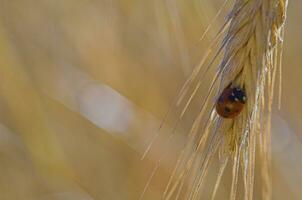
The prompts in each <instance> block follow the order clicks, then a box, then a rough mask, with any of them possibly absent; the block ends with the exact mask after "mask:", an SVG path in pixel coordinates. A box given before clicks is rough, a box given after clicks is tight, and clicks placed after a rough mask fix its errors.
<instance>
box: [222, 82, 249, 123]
mask: <svg viewBox="0 0 302 200" xmlns="http://www.w3.org/2000/svg"><path fill="white" fill-rule="evenodd" d="M246 99H247V97H246V94H245V91H244V90H243V89H241V88H239V87H235V88H232V87H227V88H225V89H224V90H223V91H222V93H221V95H220V97H219V98H218V101H217V102H216V111H217V113H218V114H219V115H220V116H222V117H224V118H234V117H236V116H237V115H239V114H240V113H241V111H242V110H243V108H244V104H245V102H246Z"/></svg>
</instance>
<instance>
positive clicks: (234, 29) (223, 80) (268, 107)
mask: <svg viewBox="0 0 302 200" xmlns="http://www.w3.org/2000/svg"><path fill="white" fill-rule="evenodd" d="M286 8H287V0H236V1H235V3H234V6H233V8H232V11H231V12H230V13H229V15H228V18H227V20H226V23H225V24H224V25H223V27H222V29H221V30H220V31H219V33H218V34H217V36H216V37H215V39H214V40H213V44H214V43H215V42H217V40H218V38H219V36H221V35H222V34H223V33H224V32H225V31H226V30H228V31H227V33H226V36H225V38H224V40H223V41H222V43H221V46H220V48H219V49H218V50H217V52H216V53H214V55H213V57H212V59H211V60H210V61H209V63H208V64H205V63H206V60H207V59H208V58H209V56H210V53H211V51H212V47H210V48H209V50H208V52H206V53H205V55H206V56H205V58H204V59H202V61H201V63H200V65H199V66H198V67H196V69H195V70H194V71H193V73H192V75H191V77H190V78H189V79H188V80H187V82H186V83H185V85H184V86H183V88H182V90H181V92H180V94H179V96H178V98H177V103H176V105H177V106H183V110H182V112H181V114H180V117H179V120H180V119H181V118H182V117H183V115H184V113H185V112H186V110H187V109H188V108H189V107H190V105H191V102H192V100H193V99H194V98H195V97H196V96H197V94H198V91H199V90H201V86H202V85H204V82H205V80H206V77H208V76H210V75H211V77H213V78H212V80H211V82H210V84H209V88H208V90H203V91H205V92H204V93H205V94H204V95H203V102H202V104H201V108H200V112H199V114H198V116H197V117H196V119H195V121H194V123H193V125H192V128H191V130H190V133H189V136H188V141H187V142H186V145H185V147H184V148H183V149H182V151H181V154H180V156H179V158H178V160H177V163H176V167H175V168H174V170H173V172H172V174H171V177H170V180H169V182H168V185H167V187H166V190H165V192H164V194H163V199H179V198H182V199H190V200H196V199H200V198H201V197H202V194H203V192H202V187H203V185H204V183H205V178H206V176H207V174H208V172H209V168H210V166H211V164H212V163H213V161H214V160H215V159H214V158H215V157H216V156H217V155H218V158H219V172H218V174H217V177H216V181H215V185H214V188H213V192H212V199H214V198H215V195H216V193H217V190H218V188H219V185H220V183H221V180H222V176H223V174H224V172H225V169H226V168H227V166H228V165H230V166H231V167H232V179H231V189H230V190H231V191H230V197H229V198H230V199H232V200H233V199H236V197H237V199H238V186H239V185H240V184H241V183H242V185H243V186H244V187H243V191H244V194H243V195H242V198H244V199H247V200H252V199H253V191H254V183H255V166H256V165H255V160H256V158H257V161H258V160H259V165H257V166H259V171H260V177H261V180H260V181H259V182H260V183H261V188H262V192H261V194H262V198H261V199H271V198H272V190H271V169H270V168H271V152H270V151H271V149H270V148H271V142H270V141H271V135H270V121H271V111H272V100H273V96H274V85H275V82H276V81H275V80H276V75H277V74H279V88H281V57H282V43H283V28H284V22H285V18H286ZM219 12H220V11H219ZM222 53H223V57H222V61H221V64H220V65H219V67H218V68H217V70H216V71H215V72H214V73H211V70H212V69H213V66H215V65H214V63H215V61H217V59H219V55H220V54H222ZM212 71H213V70H212ZM229 85H232V86H236V87H241V88H244V89H245V91H246V94H247V98H248V99H247V103H246V105H245V108H244V110H243V111H242V112H241V113H240V115H239V116H237V117H235V118H233V119H225V118H222V117H220V116H219V115H218V114H217V113H216V111H215V102H216V99H217V96H219V95H220V94H221V92H222V91H223V89H224V88H226V87H227V86H229ZM280 91H281V90H279V96H281V92H280ZM155 138H156V137H155ZM154 140H155V139H154ZM151 145H152V143H151ZM151 145H150V146H151ZM150 146H149V148H148V149H147V151H148V150H149V149H150ZM144 156H145V155H144ZM159 162H160V160H159V161H158V163H159ZM158 163H157V166H158ZM155 171H156V169H155V170H154V171H153V173H152V174H154V172H155ZM241 175H242V176H241ZM241 177H242V178H241ZM151 178H152V176H151V177H150V180H151ZM148 184H149V183H147V185H148ZM146 187H147V186H146Z"/></svg>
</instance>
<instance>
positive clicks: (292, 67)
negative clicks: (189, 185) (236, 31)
mask: <svg viewBox="0 0 302 200" xmlns="http://www.w3.org/2000/svg"><path fill="white" fill-rule="evenodd" d="M222 3H223V1H221V0H215V1H213V0H175V1H172V0H164V1H160V0H153V1H139V0H124V1H119V0H80V1H74V0H64V1H62V0H51V1H50V0H40V1H35V0H27V1H22V0H13V1H12V0H1V1H0V53H1V54H0V55H1V56H0V172H1V173H0V199H1V200H15V199H16V200H19V199H20V200H69V199H70V200H71V199H72V200H78V199H79V200H80V199H81V200H84V199H85V200H86V199H95V200H135V199H138V197H139V195H140V193H141V192H142V190H143V187H144V184H145V183H146V181H147V179H148V176H149V174H150V172H151V170H152V168H153V166H154V164H155V163H156V161H157V160H158V159H159V158H160V157H161V154H163V152H166V153H167V156H166V157H165V159H163V161H162V163H161V165H160V166H161V167H160V168H159V170H158V173H157V174H156V176H155V177H154V181H152V182H151V185H150V187H149V189H148V191H147V192H146V198H145V199H152V200H154V199H160V195H161V192H162V191H163V189H164V186H165V183H166V181H167V178H168V176H169V173H170V172H171V170H172V168H173V161H174V159H175V156H176V155H177V152H179V149H180V146H181V144H182V142H183V141H184V138H185V136H186V134H187V132H188V130H189V129H188V127H189V126H190V124H191V122H192V119H193V118H194V116H195V114H196V113H195V111H196V109H194V108H195V107H194V106H196V105H194V106H193V108H192V109H190V110H189V112H188V113H187V116H186V118H185V119H183V121H182V123H181V124H180V126H179V127H178V129H177V131H176V133H177V134H176V135H177V136H176V137H175V139H174V140H173V142H172V144H169V145H167V144H166V143H165V141H166V139H167V136H168V134H169V132H170V131H171V129H172V128H171V126H172V121H173V119H175V118H176V117H177V116H176V110H173V111H172V115H171V116H170V118H169V119H168V121H167V125H166V126H165V128H164V129H163V133H162V134H161V136H160V137H159V140H157V142H156V144H155V148H152V150H151V152H150V154H148V156H147V158H146V159H145V160H143V161H141V160H140V157H141V156H142V154H143V152H144V150H145V149H146V146H147V144H148V143H149V142H150V140H151V138H152V136H153V135H154V134H155V133H156V130H157V129H158V127H159V125H160V122H161V121H162V120H163V118H164V116H165V113H166V112H167V110H168V108H169V105H171V102H172V100H173V98H174V97H175V96H176V95H177V92H178V91H179V89H180V87H181V85H182V84H183V83H184V81H185V80H186V78H187V77H188V76H189V74H190V72H191V71H192V70H193V68H194V66H196V65H197V64H198V62H199V61H200V59H201V57H202V55H203V54H204V53H205V50H206V49H207V47H208V46H209V44H210V41H211V40H212V39H213V37H214V36H215V33H217V31H218V30H219V27H220V25H221V24H222V23H223V21H224V17H225V16H226V13H227V10H228V8H229V7H230V4H228V5H227V6H226V8H225V9H223V11H222V15H221V16H219V17H218V19H217V20H216V21H215V22H212V19H213V18H214V16H215V14H216V13H217V11H218V10H219V8H220V6H221V4H222ZM301 8H302V1H297V0H296V1H295V0H293V1H290V2H289V9H288V20H287V24H286V31H285V46H284V59H283V82H282V86H283V93H282V108H281V110H278V109H277V107H276V106H275V107H274V114H273V192H274V198H273V199H274V200H275V199H276V200H277V199H280V200H281V199H293V200H295V199H297V200H298V199H302V191H301V185H302V171H301V169H302V156H301V153H302V134H301V131H302V104H301V102H302V89H301V83H302V78H301V75H302V68H301V63H302V56H301V49H302V37H301V35H302V26H301V18H302V12H301ZM210 23H211V24H212V28H211V29H210V31H209V32H208V34H207V36H206V37H205V38H204V40H203V41H201V42H199V39H200V37H201V36H202V34H203V32H204V30H205V29H206V27H207V26H208V24H210ZM197 105H198V104H197ZM173 113H175V115H174V114H173ZM226 178H228V177H226ZM209 183H211V180H209ZM228 187H229V185H228V180H226V181H225V182H224V183H223V185H222V187H221V189H220V190H219V194H218V199H225V198H226V196H227V195H228V193H227V191H228ZM256 192H257V190H256Z"/></svg>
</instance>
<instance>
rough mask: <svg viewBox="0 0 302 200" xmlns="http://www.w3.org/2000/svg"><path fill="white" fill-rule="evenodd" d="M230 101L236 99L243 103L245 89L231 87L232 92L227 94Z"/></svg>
mask: <svg viewBox="0 0 302 200" xmlns="http://www.w3.org/2000/svg"><path fill="white" fill-rule="evenodd" d="M229 99H230V101H238V102H240V103H243V104H245V102H246V94H245V91H244V90H243V89H241V88H239V87H234V88H232V93H231V95H230V96H229Z"/></svg>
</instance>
